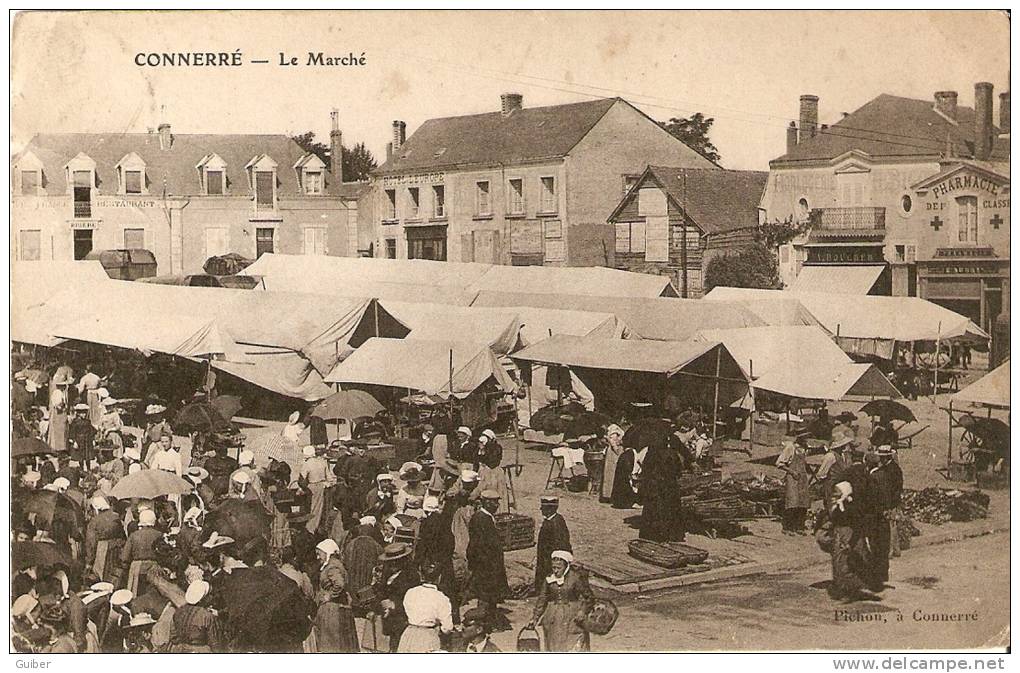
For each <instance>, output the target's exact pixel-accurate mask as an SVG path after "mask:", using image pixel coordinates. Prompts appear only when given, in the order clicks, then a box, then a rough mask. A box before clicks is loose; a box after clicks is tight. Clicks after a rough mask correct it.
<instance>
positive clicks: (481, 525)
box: [467, 489, 510, 631]
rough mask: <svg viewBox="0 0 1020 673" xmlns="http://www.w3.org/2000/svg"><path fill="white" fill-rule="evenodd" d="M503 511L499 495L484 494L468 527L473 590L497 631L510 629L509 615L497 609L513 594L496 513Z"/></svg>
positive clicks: (490, 491)
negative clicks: (503, 600)
mask: <svg viewBox="0 0 1020 673" xmlns="http://www.w3.org/2000/svg"><path fill="white" fill-rule="evenodd" d="M498 509H499V493H497V492H496V491H493V490H491V489H486V490H484V491H482V493H481V507H479V508H478V511H477V512H475V513H474V516H472V517H471V521H470V523H469V524H468V547H467V563H468V570H469V571H470V573H471V590H472V592H473V593H474V595H475V597H476V598H477V599H478V606H479V607H481V608H484V609H485V611H486V613H488V615H489V619H490V622H489V623H490V624H492V625H493V627H494V628H495V630H497V631H504V630H506V629H508V628H509V627H510V624H509V622H508V621H507V618H506V616H505V615H503V614H502V613H501V612H499V611H498V610H497V609H496V606H497V605H498V604H499V602H500V601H501V600H502V599H503V597H504V596H506V595H507V594H508V593H509V591H510V585H509V583H508V582H507V578H506V565H505V563H504V561H503V544H502V542H501V541H500V538H499V532H498V531H497V530H496V519H495V514H496V512H497V511H498Z"/></svg>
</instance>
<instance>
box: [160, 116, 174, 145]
mask: <svg viewBox="0 0 1020 673" xmlns="http://www.w3.org/2000/svg"><path fill="white" fill-rule="evenodd" d="M173 138H174V137H173V136H172V135H170V124H168V123H166V122H163V123H162V124H160V125H159V149H161V150H168V149H170V145H171V144H172V143H173Z"/></svg>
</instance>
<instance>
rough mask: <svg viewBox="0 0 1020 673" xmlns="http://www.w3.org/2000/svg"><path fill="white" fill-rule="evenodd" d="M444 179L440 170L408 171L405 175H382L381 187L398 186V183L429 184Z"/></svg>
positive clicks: (444, 175) (443, 174) (444, 174)
mask: <svg viewBox="0 0 1020 673" xmlns="http://www.w3.org/2000/svg"><path fill="white" fill-rule="evenodd" d="M444 180H446V173H444V172H442V171H438V172H432V173H409V174H407V175H387V176H385V177H383V187H399V186H400V185H431V184H439V183H441V182H443V181H444Z"/></svg>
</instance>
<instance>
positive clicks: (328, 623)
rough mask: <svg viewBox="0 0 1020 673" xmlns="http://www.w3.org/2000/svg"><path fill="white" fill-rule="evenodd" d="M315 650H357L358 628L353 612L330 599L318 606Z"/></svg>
mask: <svg viewBox="0 0 1020 673" xmlns="http://www.w3.org/2000/svg"><path fill="white" fill-rule="evenodd" d="M315 649H316V651H317V652H358V651H359V647H358V630H357V627H355V626H354V613H353V612H352V611H351V609H350V608H347V607H343V606H341V605H340V604H338V603H334V602H332V601H330V602H328V603H323V604H322V605H320V606H319V610H318V612H316V614H315Z"/></svg>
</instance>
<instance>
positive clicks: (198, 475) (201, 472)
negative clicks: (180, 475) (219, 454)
mask: <svg viewBox="0 0 1020 673" xmlns="http://www.w3.org/2000/svg"><path fill="white" fill-rule="evenodd" d="M184 476H185V477H186V478H188V479H190V480H191V481H192V482H193V483H196V484H197V483H199V482H203V481H205V480H206V479H208V478H209V470H207V469H205V468H204V467H199V466H197V465H195V466H193V467H189V468H188V471H187V472H185V473H184Z"/></svg>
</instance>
